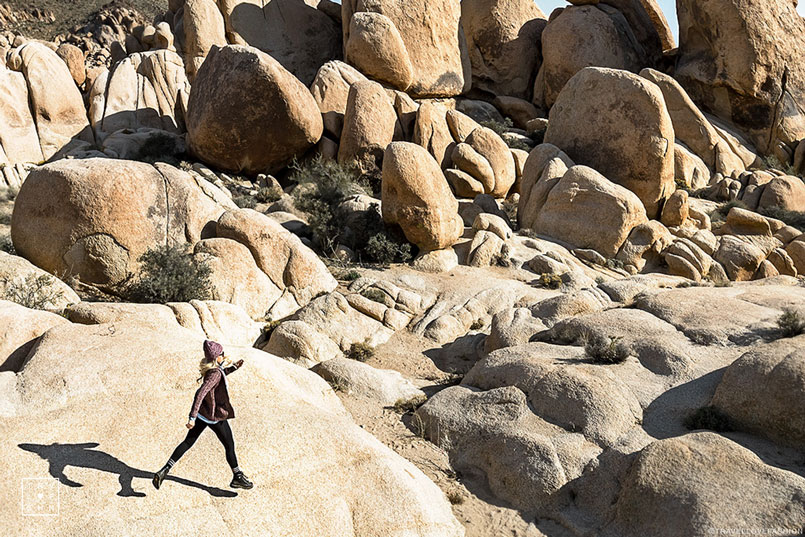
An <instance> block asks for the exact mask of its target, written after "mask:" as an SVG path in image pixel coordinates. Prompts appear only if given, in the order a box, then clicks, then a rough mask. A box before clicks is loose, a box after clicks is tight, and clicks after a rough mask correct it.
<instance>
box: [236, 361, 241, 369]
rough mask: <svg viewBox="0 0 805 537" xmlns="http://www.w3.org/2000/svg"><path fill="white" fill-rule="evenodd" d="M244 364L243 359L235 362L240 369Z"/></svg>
mask: <svg viewBox="0 0 805 537" xmlns="http://www.w3.org/2000/svg"><path fill="white" fill-rule="evenodd" d="M242 365H243V359H240V360H238V361H237V362H235V367H237V368H238V369H240V366H242Z"/></svg>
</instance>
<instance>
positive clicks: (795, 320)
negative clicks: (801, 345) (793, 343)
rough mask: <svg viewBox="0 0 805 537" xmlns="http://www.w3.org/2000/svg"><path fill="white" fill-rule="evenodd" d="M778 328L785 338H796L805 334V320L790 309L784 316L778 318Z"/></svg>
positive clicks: (786, 309) (785, 311) (785, 310)
mask: <svg viewBox="0 0 805 537" xmlns="http://www.w3.org/2000/svg"><path fill="white" fill-rule="evenodd" d="M777 326H778V327H779V328H780V331H781V332H782V336H783V337H794V336H798V335H800V334H802V333H805V318H803V317H802V315H801V314H800V313H799V312H798V311H796V310H794V309H790V308H785V309H784V310H783V314H782V315H780V316H779V317H778V318H777Z"/></svg>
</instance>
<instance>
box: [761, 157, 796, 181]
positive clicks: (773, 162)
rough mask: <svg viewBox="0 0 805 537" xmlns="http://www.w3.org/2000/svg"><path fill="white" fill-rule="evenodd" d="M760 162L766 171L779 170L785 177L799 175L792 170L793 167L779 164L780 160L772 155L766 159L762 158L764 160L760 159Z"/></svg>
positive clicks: (794, 169)
mask: <svg viewBox="0 0 805 537" xmlns="http://www.w3.org/2000/svg"><path fill="white" fill-rule="evenodd" d="M761 161H762V162H763V167H765V169H767V170H768V169H775V170H779V171H781V172H783V173H784V174H786V175H794V176H799V174H798V173H797V170H796V168H794V166H793V165H792V164H783V163H782V162H780V159H778V158H777V157H776V156H774V155H769V156H768V157H764V158H762V159H761Z"/></svg>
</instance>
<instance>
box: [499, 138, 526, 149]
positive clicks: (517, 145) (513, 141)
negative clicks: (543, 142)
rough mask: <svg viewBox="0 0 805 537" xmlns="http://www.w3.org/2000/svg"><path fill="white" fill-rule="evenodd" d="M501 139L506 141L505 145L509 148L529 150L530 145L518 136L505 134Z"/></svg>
mask: <svg viewBox="0 0 805 537" xmlns="http://www.w3.org/2000/svg"><path fill="white" fill-rule="evenodd" d="M503 141H504V142H506V145H507V146H509V149H519V150H521V151H525V152H530V151H531V146H530V145H528V144H527V143H525V142H524V141H523V140H520V139H519V138H514V137H511V136H507V137H505V138H503Z"/></svg>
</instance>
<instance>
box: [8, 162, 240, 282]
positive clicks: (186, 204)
mask: <svg viewBox="0 0 805 537" xmlns="http://www.w3.org/2000/svg"><path fill="white" fill-rule="evenodd" d="M228 207H234V204H233V203H232V201H231V200H229V199H228V198H227V197H226V195H225V194H224V193H223V192H221V191H220V190H219V189H218V188H217V187H216V186H214V185H212V184H210V183H208V182H206V181H204V180H203V179H200V178H194V177H193V176H191V175H190V174H188V173H187V172H184V171H181V170H179V169H177V168H174V167H172V166H169V165H167V164H156V165H155V166H152V165H150V164H145V163H142V162H133V161H126V160H111V159H86V160H59V161H56V162H53V163H51V164H47V165H45V166H42V167H41V168H37V169H35V170H33V171H32V172H31V174H30V175H29V176H28V178H27V179H26V180H25V182H24V183H23V186H22V188H21V189H20V192H19V195H18V196H17V199H16V202H15V204H14V213H13V215H12V219H11V238H12V240H13V242H14V247H15V249H16V250H17V252H18V253H19V255H21V256H23V257H25V258H26V259H28V260H29V261H31V262H32V263H34V264H35V265H37V266H38V267H40V268H43V269H45V270H46V271H48V272H50V273H52V274H57V275H59V276H62V277H68V276H75V277H77V278H78V279H79V280H81V281H83V282H85V283H90V284H97V285H103V286H114V285H116V284H119V283H121V282H123V281H125V280H126V279H127V278H128V277H129V276H130V275H131V274H132V273H135V272H137V267H138V265H139V262H138V258H139V257H140V255H141V254H143V253H145V252H146V251H147V250H148V249H149V248H152V247H154V246H158V245H179V244H185V243H191V244H192V243H195V242H197V241H198V240H200V239H201V238H202V237H203V236H207V235H208V234H209V233H210V229H211V228H212V229H214V225H215V221H216V220H217V219H218V217H219V216H220V215H221V214H223V212H224V211H225V210H226V209H227V208H228Z"/></svg>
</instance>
